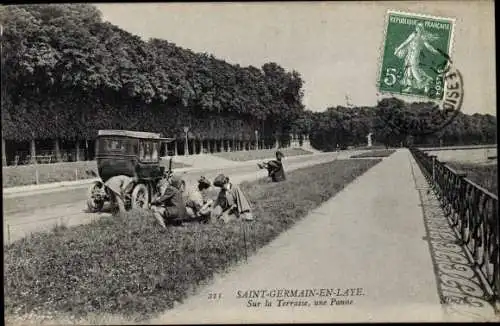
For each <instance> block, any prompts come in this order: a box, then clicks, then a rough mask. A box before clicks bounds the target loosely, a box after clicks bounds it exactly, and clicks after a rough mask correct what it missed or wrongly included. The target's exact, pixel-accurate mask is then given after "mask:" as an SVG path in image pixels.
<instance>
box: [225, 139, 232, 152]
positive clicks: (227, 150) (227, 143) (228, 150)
mask: <svg viewBox="0 0 500 326" xmlns="http://www.w3.org/2000/svg"><path fill="white" fill-rule="evenodd" d="M225 143H226V152H230V151H231V147H230V144H229V140H227V139H226V141H225Z"/></svg>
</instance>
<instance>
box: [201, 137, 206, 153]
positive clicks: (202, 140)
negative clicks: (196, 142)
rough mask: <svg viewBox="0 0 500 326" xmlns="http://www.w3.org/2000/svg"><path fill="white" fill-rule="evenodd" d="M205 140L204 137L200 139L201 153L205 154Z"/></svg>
mask: <svg viewBox="0 0 500 326" xmlns="http://www.w3.org/2000/svg"><path fill="white" fill-rule="evenodd" d="M204 141H205V140H204V139H201V140H200V155H202V154H205V153H203V152H204V151H205V148H204V146H203V142H204Z"/></svg>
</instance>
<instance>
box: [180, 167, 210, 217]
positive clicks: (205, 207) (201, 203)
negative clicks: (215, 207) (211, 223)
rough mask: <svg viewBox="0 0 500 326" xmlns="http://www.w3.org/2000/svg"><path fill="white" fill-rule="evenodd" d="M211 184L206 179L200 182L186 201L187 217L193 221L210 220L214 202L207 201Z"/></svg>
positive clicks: (202, 178) (203, 178)
mask: <svg viewBox="0 0 500 326" xmlns="http://www.w3.org/2000/svg"><path fill="white" fill-rule="evenodd" d="M210 186H211V183H210V181H209V180H208V179H206V178H205V177H201V178H200V179H199V180H198V186H197V187H196V188H195V189H193V190H192V191H191V192H189V194H188V196H187V200H186V210H187V215H188V216H189V217H190V218H192V219H199V220H201V221H203V222H206V221H208V220H209V219H210V213H211V211H212V204H213V200H211V199H209V200H207V199H206V197H207V190H208V189H210Z"/></svg>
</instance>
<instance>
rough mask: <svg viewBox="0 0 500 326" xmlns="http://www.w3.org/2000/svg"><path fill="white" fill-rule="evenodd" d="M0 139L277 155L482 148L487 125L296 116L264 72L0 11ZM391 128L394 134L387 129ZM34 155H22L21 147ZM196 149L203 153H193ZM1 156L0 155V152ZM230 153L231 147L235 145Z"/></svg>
mask: <svg viewBox="0 0 500 326" xmlns="http://www.w3.org/2000/svg"><path fill="white" fill-rule="evenodd" d="M0 20H1V23H2V26H3V35H2V49H1V51H2V55H1V58H2V88H1V92H2V140H8V141H11V142H28V143H29V142H32V144H34V139H36V140H37V141H40V140H48V141H49V142H55V143H56V148H59V147H58V146H59V145H58V144H59V141H62V142H65V141H70V142H74V143H75V142H76V144H77V145H76V146H77V147H78V146H79V145H78V142H80V141H81V140H92V139H93V138H95V136H96V134H97V131H98V130H99V129H128V130H138V131H150V132H160V133H162V134H163V135H164V136H166V137H176V138H178V139H181V141H182V139H183V137H184V135H185V134H184V131H183V127H185V126H187V127H189V128H190V129H189V138H190V139H191V140H194V139H197V140H217V141H219V140H225V141H227V142H232V144H231V146H232V147H233V148H234V145H233V144H234V143H235V140H236V141H237V142H239V143H242V142H246V143H247V145H248V143H252V142H254V141H255V130H258V132H259V139H260V140H262V141H264V142H265V144H262V143H261V145H268V146H271V145H273V144H274V143H275V140H276V139H279V141H280V143H282V144H283V143H284V144H286V143H287V142H288V141H289V135H290V134H291V133H293V134H296V135H309V137H310V140H311V144H312V145H313V146H314V147H316V148H317V149H321V150H331V149H334V148H336V146H337V145H339V146H341V147H343V146H348V145H361V144H366V136H367V134H368V133H370V132H371V133H373V139H374V141H375V143H380V144H385V145H388V146H393V145H394V146H396V145H397V146H399V145H400V144H401V142H408V139H409V135H416V136H414V137H413V138H412V140H411V141H412V142H413V143H415V144H433V145H439V144H444V145H451V144H473V143H494V142H495V141H496V118H495V117H493V116H491V115H480V114H475V115H472V116H469V115H464V114H462V113H460V114H459V115H458V116H457V117H456V119H454V120H453V122H452V123H451V124H450V125H448V126H447V127H446V128H444V129H443V130H440V131H439V132H437V133H434V134H431V135H423V136H421V135H420V136H419V135H418V132H419V130H425V129H426V127H427V124H429V123H430V122H432V123H438V122H440V121H441V120H443V117H442V116H440V114H439V112H438V111H439V110H437V109H436V107H435V105H434V104H433V103H406V102H403V101H401V100H398V99H395V98H389V99H384V100H381V101H379V103H378V104H377V105H376V106H374V107H342V106H337V107H330V108H327V109H326V110H324V111H322V112H312V111H308V110H305V108H304V106H303V104H302V98H303V84H304V82H303V80H302V78H301V76H300V74H299V73H298V72H296V71H286V70H285V69H283V68H282V67H281V66H279V65H278V64H276V63H273V62H271V63H266V64H264V65H263V66H262V67H260V68H257V67H253V66H249V67H241V66H239V65H238V64H230V63H227V62H225V61H223V60H219V59H216V58H214V57H213V56H212V55H209V54H206V53H194V52H193V51H191V50H188V49H183V48H181V47H178V46H176V45H175V44H173V43H170V42H168V41H166V40H160V39H150V40H148V41H144V40H142V39H141V38H139V37H138V36H134V35H132V34H130V33H128V32H126V31H124V30H122V29H120V28H119V27H117V26H114V25H112V24H110V23H109V22H104V21H103V19H102V17H101V13H100V12H99V11H98V9H97V8H96V7H95V6H92V5H89V4H51V5H47V4H43V5H16V6H3V7H2V8H0ZM394 126H399V128H394ZM33 146H34V145H32V147H33ZM205 146H207V144H205ZM4 147H5V146H4ZM236 147H237V148H238V146H236Z"/></svg>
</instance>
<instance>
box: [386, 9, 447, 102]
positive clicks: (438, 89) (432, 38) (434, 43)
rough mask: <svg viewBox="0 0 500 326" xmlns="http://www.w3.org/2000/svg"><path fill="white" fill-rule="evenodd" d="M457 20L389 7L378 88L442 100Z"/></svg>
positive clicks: (389, 91) (388, 91)
mask: <svg viewBox="0 0 500 326" xmlns="http://www.w3.org/2000/svg"><path fill="white" fill-rule="evenodd" d="M454 23H455V20H454V19H452V18H441V17H432V16H426V15H420V14H410V13H403V12H398V11H388V13H387V26H386V33H385V40H384V47H383V51H384V52H383V55H382V62H381V67H380V73H379V80H378V81H377V83H378V89H379V91H380V92H381V93H393V94H401V95H409V96H419V97H426V98H430V99H432V100H441V99H442V98H443V89H444V70H445V68H446V67H447V65H448V63H449V62H450V53H451V47H452V41H453V28H454Z"/></svg>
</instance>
